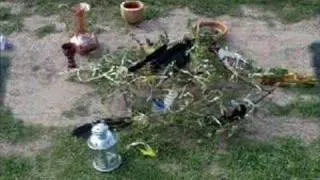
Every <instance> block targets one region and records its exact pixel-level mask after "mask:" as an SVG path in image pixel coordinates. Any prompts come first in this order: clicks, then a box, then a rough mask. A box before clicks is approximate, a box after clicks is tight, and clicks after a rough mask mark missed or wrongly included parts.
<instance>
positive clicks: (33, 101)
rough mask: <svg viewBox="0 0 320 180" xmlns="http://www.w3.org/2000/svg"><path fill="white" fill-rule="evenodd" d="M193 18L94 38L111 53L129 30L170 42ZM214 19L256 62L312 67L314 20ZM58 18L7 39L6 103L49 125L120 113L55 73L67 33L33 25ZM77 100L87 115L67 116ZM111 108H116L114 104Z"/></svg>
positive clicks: (34, 20) (28, 25)
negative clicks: (11, 48) (11, 50)
mask: <svg viewBox="0 0 320 180" xmlns="http://www.w3.org/2000/svg"><path fill="white" fill-rule="evenodd" d="M246 11H248V10H246ZM197 17H198V16H197V15H195V14H193V13H192V12H190V11H189V10H188V9H187V8H184V9H176V10H173V11H172V12H171V13H170V14H169V15H168V16H166V17H162V18H159V19H156V20H150V21H145V22H143V23H142V24H140V25H139V26H138V27H136V28H133V27H130V28H129V29H125V30H123V29H122V30H121V29H120V30H119V28H118V27H110V29H109V31H108V32H105V33H102V34H99V35H98V39H99V41H100V42H101V44H102V50H103V51H104V50H105V51H111V52H112V51H115V50H117V49H120V48H123V47H132V46H136V45H137V44H136V43H135V42H134V41H133V40H132V39H131V37H130V34H132V33H133V34H135V35H136V37H137V38H138V39H140V40H142V41H144V39H145V38H146V37H147V38H149V39H151V40H155V39H157V38H158V37H159V35H160V34H161V33H162V32H163V31H162V30H166V31H167V32H168V35H169V37H170V39H171V40H179V39H181V38H182V37H183V35H184V34H185V33H189V32H190V29H189V28H188V27H187V24H188V21H189V19H194V18H197ZM216 19H219V20H222V21H225V22H226V24H227V25H228V26H229V27H230V28H231V31H230V34H229V35H230V36H229V37H230V38H229V41H230V43H231V44H232V46H233V47H235V48H237V49H238V50H239V51H241V52H243V54H245V55H246V56H248V57H251V58H253V59H254V60H256V61H257V63H258V64H259V65H261V66H264V67H274V66H282V67H287V68H292V69H294V70H296V69H297V70H299V71H304V72H311V71H312V69H311V68H310V65H309V58H308V57H309V54H308V52H307V45H309V44H310V43H311V42H312V41H313V40H315V39H317V38H318V37H319V35H320V34H319V30H318V29H319V26H318V22H317V21H316V20H309V21H302V22H300V23H297V24H292V25H284V24H281V23H280V22H279V21H277V20H274V21H275V25H274V26H272V27H271V26H270V25H269V24H268V23H267V22H265V21H263V20H261V19H259V18H256V17H254V18H253V17H244V18H234V17H233V18H231V17H230V16H221V17H217V18H216ZM58 22H59V21H58V17H56V16H52V17H41V16H32V17H28V18H25V22H24V24H25V30H24V32H22V33H18V34H13V35H11V36H10V37H9V39H10V40H11V41H12V43H13V44H14V45H15V46H16V47H17V49H16V50H15V55H14V58H13V59H12V67H11V77H10V78H9V80H8V86H7V88H8V89H7V90H8V91H7V96H6V99H5V103H6V105H8V106H9V107H11V108H12V110H13V113H14V114H15V115H16V116H17V117H18V118H20V119H22V120H24V121H25V122H27V123H40V124H43V125H47V126H66V125H70V124H79V123H82V122H87V121H92V120H93V119H95V118H97V117H99V116H101V115H103V116H107V115H110V116H113V114H117V115H121V113H120V112H121V111H119V112H113V113H112V112H111V110H110V108H111V107H112V106H111V107H110V105H111V104H113V103H108V104H107V105H105V104H104V105H103V104H99V102H100V101H99V97H97V96H95V95H92V94H94V93H95V90H94V89H93V88H92V87H90V86H87V85H83V84H77V83H73V82H69V81H66V79H67V77H66V76H61V75H59V72H61V71H65V69H66V59H65V57H64V56H63V55H62V52H61V49H60V46H61V44H62V43H64V42H66V41H68V34H67V33H65V32H61V33H55V34H50V35H48V36H46V37H44V38H42V39H38V38H37V37H36V36H35V34H34V31H35V29H37V28H39V27H41V26H44V25H47V24H52V23H58ZM61 26H62V27H64V26H63V25H61ZM126 31H127V32H128V31H129V32H128V33H126ZM78 61H80V62H79V63H80V64H82V65H86V64H87V61H86V59H85V58H78ZM79 99H81V100H82V101H81V102H80V101H79ZM93 101H95V103H93ZM115 101H117V100H115ZM79 102H80V104H83V105H82V106H88V107H87V108H84V109H87V110H88V112H87V113H88V115H84V116H81V117H76V118H74V119H72V118H67V117H66V116H65V112H66V111H70V110H73V109H75V108H76V106H78V105H79ZM92 104H94V105H92ZM80 109H81V108H80ZM113 109H114V111H116V109H118V107H116V108H113Z"/></svg>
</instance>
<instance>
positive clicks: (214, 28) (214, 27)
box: [193, 20, 229, 39]
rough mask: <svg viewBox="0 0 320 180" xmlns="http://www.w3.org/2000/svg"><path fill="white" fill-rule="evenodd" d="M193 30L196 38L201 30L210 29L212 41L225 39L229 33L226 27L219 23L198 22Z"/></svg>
mask: <svg viewBox="0 0 320 180" xmlns="http://www.w3.org/2000/svg"><path fill="white" fill-rule="evenodd" d="M193 28H194V29H193V30H194V34H195V36H196V37H198V36H199V33H200V29H201V28H208V29H210V31H211V32H212V38H213V39H218V38H226V36H227V33H228V31H229V29H228V27H227V26H226V25H225V24H224V23H222V22H220V21H208V20H200V21H198V22H197V24H196V25H195V26H194V27H193Z"/></svg>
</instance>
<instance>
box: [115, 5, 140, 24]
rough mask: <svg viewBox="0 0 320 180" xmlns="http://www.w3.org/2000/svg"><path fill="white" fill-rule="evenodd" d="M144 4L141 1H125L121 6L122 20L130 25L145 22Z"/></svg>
mask: <svg viewBox="0 0 320 180" xmlns="http://www.w3.org/2000/svg"><path fill="white" fill-rule="evenodd" d="M143 10H144V4H143V3H142V2H141V1H125V2H122V3H121V4H120V12H121V16H122V18H123V19H124V20H125V21H126V22H127V23H129V24H136V23H139V22H141V21H143Z"/></svg>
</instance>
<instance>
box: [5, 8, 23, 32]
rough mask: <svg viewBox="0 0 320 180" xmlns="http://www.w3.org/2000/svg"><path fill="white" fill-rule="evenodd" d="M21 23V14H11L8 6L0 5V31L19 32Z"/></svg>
mask: <svg viewBox="0 0 320 180" xmlns="http://www.w3.org/2000/svg"><path fill="white" fill-rule="evenodd" d="M22 27H23V23H22V17H21V15H16V14H11V9H10V8H4V7H0V32H1V33H3V34H4V35H10V34H11V33H13V32H20V31H21V30H22Z"/></svg>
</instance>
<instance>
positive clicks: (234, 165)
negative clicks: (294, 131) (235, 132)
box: [221, 139, 320, 180]
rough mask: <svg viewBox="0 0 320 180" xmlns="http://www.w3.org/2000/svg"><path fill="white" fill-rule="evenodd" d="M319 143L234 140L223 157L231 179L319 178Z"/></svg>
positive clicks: (286, 140)
mask: <svg viewBox="0 0 320 180" xmlns="http://www.w3.org/2000/svg"><path fill="white" fill-rule="evenodd" d="M318 149H319V142H317V143H315V144H312V145H310V146H304V145H303V144H302V142H300V141H298V140H294V139H280V140H277V141H275V142H273V143H270V144H265V143H258V142H252V141H248V142H243V141H240V142H233V143H232V145H231V146H230V147H229V151H230V152H229V153H228V154H227V155H226V156H225V157H223V158H222V159H221V161H222V163H223V164H224V165H225V167H227V168H228V176H229V178H230V179H252V180H254V179H272V180H276V179H279V180H280V179H317V178H319V176H320V168H319V166H318V165H317V164H319V162H320V157H319V156H318V155H317V153H315V151H317V150H318Z"/></svg>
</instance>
